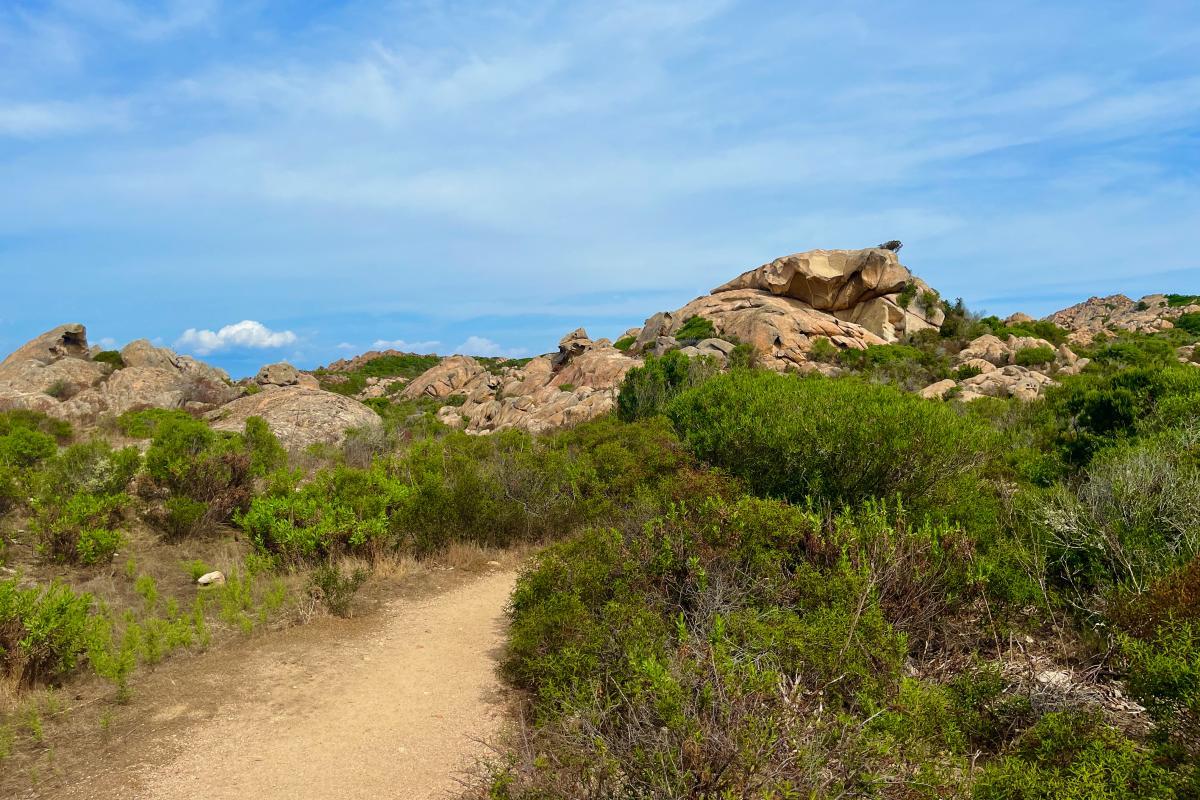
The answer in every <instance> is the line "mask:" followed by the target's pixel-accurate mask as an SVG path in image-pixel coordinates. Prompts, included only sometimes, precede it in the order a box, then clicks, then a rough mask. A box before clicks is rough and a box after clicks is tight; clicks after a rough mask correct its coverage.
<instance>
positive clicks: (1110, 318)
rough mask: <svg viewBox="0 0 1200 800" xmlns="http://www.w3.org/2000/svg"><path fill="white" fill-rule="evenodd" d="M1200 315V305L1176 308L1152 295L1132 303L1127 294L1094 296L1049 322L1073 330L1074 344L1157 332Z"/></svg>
mask: <svg viewBox="0 0 1200 800" xmlns="http://www.w3.org/2000/svg"><path fill="white" fill-rule="evenodd" d="M1197 312H1200V304H1192V305H1185V306H1176V307H1174V308H1172V307H1171V306H1170V304H1169V303H1168V300H1167V296H1166V295H1162V294H1150V295H1146V296H1145V297H1143V298H1142V299H1141V300H1137V301H1135V300H1131V299H1130V298H1128V297H1126V296H1125V295H1123V294H1114V295H1110V296H1108V297H1091V298H1089V299H1087V300H1085V301H1083V302H1082V303H1076V304H1075V305H1073V306H1071V307H1070V308H1064V309H1063V310H1062V311H1057V312H1055V313H1054V314H1051V315H1050V316H1049V317H1047V319H1049V320H1050V321H1051V322H1053V323H1054V324H1055V325H1058V326H1060V327H1063V328H1066V329H1067V330H1069V331H1071V341H1073V342H1079V343H1083V344H1088V343H1090V342H1091V341H1092V339H1094V338H1095V337H1096V334H1098V333H1105V332H1108V331H1110V330H1123V331H1133V332H1135V333H1157V332H1159V331H1164V330H1169V329H1170V328H1173V327H1174V320H1175V319H1178V318H1179V317H1180V316H1181V315H1183V314H1191V313H1197Z"/></svg>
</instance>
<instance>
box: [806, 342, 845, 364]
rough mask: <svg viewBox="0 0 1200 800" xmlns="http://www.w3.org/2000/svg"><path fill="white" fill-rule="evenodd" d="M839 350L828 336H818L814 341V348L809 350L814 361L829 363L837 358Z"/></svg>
mask: <svg viewBox="0 0 1200 800" xmlns="http://www.w3.org/2000/svg"><path fill="white" fill-rule="evenodd" d="M837 355H838V349H837V347H836V346H835V345H834V343H833V342H831V341H829V337H827V336H818V337H816V338H815V339H813V341H812V347H811V348H809V351H808V357H809V358H811V359H812V360H813V361H821V362H824V363H829V362H831V361H834V360H835V359H836V358H837Z"/></svg>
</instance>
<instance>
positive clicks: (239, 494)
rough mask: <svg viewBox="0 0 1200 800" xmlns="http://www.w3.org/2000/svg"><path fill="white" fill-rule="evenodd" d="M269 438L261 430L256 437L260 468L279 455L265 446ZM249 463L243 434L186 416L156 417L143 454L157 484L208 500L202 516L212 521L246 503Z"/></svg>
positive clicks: (192, 497) (249, 493) (227, 515)
mask: <svg viewBox="0 0 1200 800" xmlns="http://www.w3.org/2000/svg"><path fill="white" fill-rule="evenodd" d="M251 428H252V430H254V429H257V426H256V425H253V424H252V426H251ZM273 438H274V437H272V436H271V435H270V433H269V431H268V432H263V433H262V436H261V437H260V438H259V440H258V442H257V446H258V447H259V448H260V449H259V450H258V451H256V452H257V456H258V458H259V459H260V462H259V467H260V469H263V468H265V466H266V465H267V464H268V463H271V462H273V461H274V459H275V458H276V457H277V456H278V451H277V450H275V449H274V448H272V447H271V446H270V444H271V442H272V441H273ZM276 444H277V443H276ZM264 447H265V448H266V449H265V450H263V449H262V448H264ZM251 464H252V454H251V453H248V452H247V445H246V441H245V438H244V437H242V436H239V435H237V434H218V433H217V432H215V431H213V430H212V429H211V428H209V427H208V425H206V424H205V423H203V422H201V421H199V420H195V419H191V418H188V417H165V418H162V419H160V420H159V421H158V423H157V425H156V427H155V431H154V438H153V439H152V440H151V443H150V447H149V449H147V450H146V457H145V469H146V473H147V474H148V475H149V476H150V477H151V478H152V479H153V480H154V481H155V482H156V483H157V484H158V485H159V486H161V487H163V488H165V489H167V490H169V491H170V492H172V493H173V494H176V495H181V496H184V497H189V498H191V499H192V500H196V501H199V502H201V503H205V504H207V506H208V511H207V514H206V518H207V520H209V521H210V522H214V523H215V522H221V521H224V520H226V519H228V518H230V516H231V515H232V514H233V513H234V512H236V511H239V510H241V509H244V508H245V507H246V504H247V503H248V502H249V499H250V495H251V479H252V477H253V476H252V473H251Z"/></svg>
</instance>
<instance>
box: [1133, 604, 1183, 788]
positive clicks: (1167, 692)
mask: <svg viewBox="0 0 1200 800" xmlns="http://www.w3.org/2000/svg"><path fill="white" fill-rule="evenodd" d="M1121 643H1122V651H1123V655H1124V657H1125V659H1126V665H1127V674H1128V677H1127V678H1126V685H1127V686H1128V687H1129V692H1130V694H1131V695H1132V696H1133V698H1134V699H1136V700H1137V701H1138V702H1139V703H1141V704H1142V705H1143V706H1145V707H1146V709H1147V710H1149V712H1150V714H1151V715H1152V716H1153V717H1154V720H1155V723H1156V724H1157V725H1158V733H1159V735H1160V736H1161V737H1162V738H1164V739H1165V740H1167V742H1168V743H1169V744H1170V745H1171V746H1172V748H1174V749H1175V750H1176V752H1177V753H1178V757H1179V758H1181V759H1183V760H1186V761H1188V762H1190V763H1192V764H1196V765H1200V622H1197V621H1194V620H1189V621H1179V622H1168V623H1165V624H1163V625H1161V626H1159V628H1158V629H1157V630H1156V631H1155V632H1154V633H1153V634H1151V635H1149V636H1145V637H1142V638H1135V637H1124V638H1123V639H1122V640H1121ZM1196 778H1197V779H1200V768H1198V769H1197V775H1196Z"/></svg>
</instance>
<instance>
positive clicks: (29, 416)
mask: <svg viewBox="0 0 1200 800" xmlns="http://www.w3.org/2000/svg"><path fill="white" fill-rule="evenodd" d="M20 429H24V430H30V431H37V432H39V433H44V434H47V435H48V436H52V437H54V439H55V441H57V442H58V443H59V444H63V443H65V442H66V441H67V440H68V439H70V438H71V433H72V431H71V423H69V422H66V421H64V420H61V419H55V418H54V417H50V416H47V415H45V414H43V413H41V412H40V411H27V410H26V409H23V408H18V409H14V410H12V411H0V436H7V435H9V434H10V433H12V432H13V431H16V430H20Z"/></svg>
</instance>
